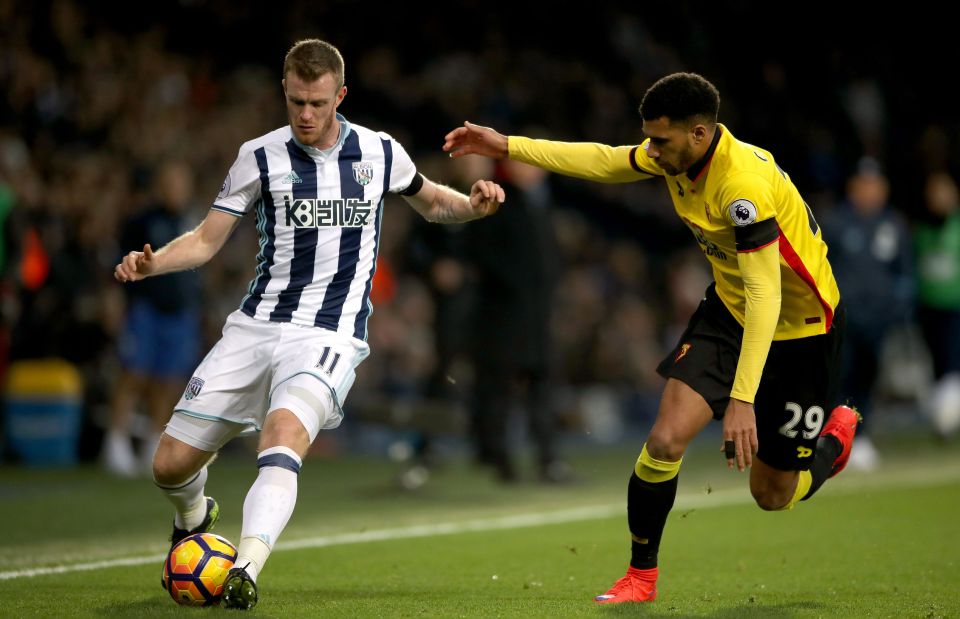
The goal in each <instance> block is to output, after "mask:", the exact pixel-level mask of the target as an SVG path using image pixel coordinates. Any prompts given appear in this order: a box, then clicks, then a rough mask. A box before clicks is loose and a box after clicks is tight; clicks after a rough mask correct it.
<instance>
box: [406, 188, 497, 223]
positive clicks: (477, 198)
mask: <svg viewBox="0 0 960 619" xmlns="http://www.w3.org/2000/svg"><path fill="white" fill-rule="evenodd" d="M404 198H405V199H406V200H407V202H409V203H410V205H411V206H413V208H414V209H415V210H416V211H417V212H418V213H420V214H421V215H422V216H423V218H424V219H426V220H427V221H432V222H436V223H441V224H452V223H462V222H465V221H471V220H473V219H480V218H481V217H487V216H489V215H493V214H494V213H496V212H497V210H499V208H500V205H501V204H503V202H504V200H505V198H506V196H505V195H504V193H503V188H502V187H501V186H500V185H498V184H496V183H494V182H493V181H485V180H479V181H477V182H475V183H474V184H473V187H471V188H470V195H469V196H465V195H463V194H462V193H460V192H459V191H456V190H454V189H451V188H450V187H445V186H443V185H438V184H436V183H434V182H433V181H431V180H429V179H427V178H426V177H424V179H423V187H422V188H421V189H420V191H418V192H417V193H415V194H414V195H412V196H404Z"/></svg>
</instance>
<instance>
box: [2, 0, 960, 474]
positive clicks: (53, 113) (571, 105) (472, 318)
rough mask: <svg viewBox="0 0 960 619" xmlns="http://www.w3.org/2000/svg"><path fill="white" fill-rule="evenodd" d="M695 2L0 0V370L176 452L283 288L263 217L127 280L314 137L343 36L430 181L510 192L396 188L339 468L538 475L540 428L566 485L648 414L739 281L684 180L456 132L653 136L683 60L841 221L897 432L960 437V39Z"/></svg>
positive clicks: (542, 446) (863, 381)
mask: <svg viewBox="0 0 960 619" xmlns="http://www.w3.org/2000/svg"><path fill="white" fill-rule="evenodd" d="M454 4H455V6H454ZM672 4H674V6H670V7H648V6H646V5H640V4H637V3H630V4H627V3H617V2H614V3H595V4H594V5H591V6H590V7H585V6H579V5H571V6H561V5H556V4H550V5H547V4H540V3H536V2H534V3H531V4H524V5H523V6H520V5H517V3H512V5H511V6H509V7H507V6H504V5H501V4H499V3H489V2H477V1H473V0H468V1H463V2H457V3H445V4H442V5H435V6H434V5H432V4H425V5H423V6H417V5H416V3H413V4H409V3H396V4H394V5H391V6H383V5H381V4H380V3H360V2H347V1H345V0H339V1H331V2H298V1H297V2H287V3H280V4H278V5H258V6H257V7H256V8H252V7H250V6H245V5H244V3H233V2H226V1H223V0H208V1H204V0H181V1H180V2H159V1H147V2H144V3H128V4H116V3H111V2H96V1H94V2H81V1H79V0H53V1H46V0H41V1H37V2H18V1H15V0H0V228H2V237H0V269H2V279H0V373H2V374H4V375H5V374H7V373H8V371H10V370H11V369H12V368H15V367H16V366H17V364H18V363H21V362H23V361H24V360H29V359H49V358H59V359H64V360H66V361H68V362H69V364H71V366H72V367H74V368H76V369H77V371H78V372H79V377H80V385H81V387H80V391H81V397H80V400H79V401H80V404H81V406H80V419H81V426H80V430H79V439H78V441H79V451H78V457H79V459H80V460H95V459H97V458H107V459H108V460H109V458H108V456H106V455H105V453H106V451H107V448H106V446H107V444H108V442H109V441H110V440H111V431H110V429H111V428H112V429H113V439H114V440H115V441H116V440H119V441H126V442H127V443H129V442H130V439H129V436H133V437H134V442H133V445H134V447H135V448H136V449H137V451H138V452H141V453H140V456H139V457H143V456H144V455H146V454H145V453H143V452H146V451H148V450H149V445H150V441H151V440H153V438H152V437H155V435H156V432H157V431H158V429H159V428H160V427H162V425H161V424H162V419H163V417H164V416H165V415H167V414H168V413H169V410H170V408H171V407H172V404H173V403H174V402H175V401H176V398H177V397H178V396H179V393H180V391H182V389H183V387H184V385H185V384H186V381H187V380H188V379H189V373H190V371H191V369H192V368H193V367H194V365H195V363H196V362H197V361H198V360H199V358H200V356H202V354H204V352H205V351H206V350H207V349H208V348H209V347H210V346H211V345H212V344H213V343H214V342H215V341H216V339H217V338H218V337H219V329H220V327H221V326H222V322H223V319H224V317H225V316H226V315H227V314H228V313H229V312H230V311H232V310H233V309H235V308H236V307H237V306H238V304H239V302H240V299H241V298H242V295H243V294H244V292H245V290H246V286H247V284H248V282H249V280H250V279H251V277H252V275H253V267H254V264H255V262H254V256H255V254H256V252H257V239H256V230H255V226H254V222H253V221H251V220H246V221H244V222H242V223H241V225H240V226H239V228H238V229H237V231H236V233H235V234H234V235H233V237H232V238H231V240H230V241H229V242H228V244H227V246H226V247H225V248H224V249H223V251H222V252H221V253H220V254H219V255H218V256H217V257H216V258H215V259H214V260H213V261H212V262H211V263H210V264H208V265H207V266H205V267H204V268H202V269H200V270H199V271H197V272H195V273H188V274H185V275H184V276H183V277H179V278H170V281H167V282H164V283H160V284H157V285H156V286H154V287H153V288H151V287H148V286H140V285H138V286H137V287H134V286H131V287H128V289H126V290H125V289H124V288H123V287H121V286H119V285H118V284H116V283H115V282H114V281H113V278H112V273H113V266H114V265H115V264H116V262H117V261H118V260H119V258H120V257H121V256H122V255H123V253H125V252H126V251H129V250H132V249H140V248H141V247H142V244H143V243H144V242H147V241H148V240H150V239H154V240H153V241H152V242H154V243H155V245H154V247H155V248H156V246H157V245H156V243H157V242H158V241H159V242H160V244H162V241H163V240H169V239H170V238H173V237H174V236H176V234H179V233H180V232H183V231H185V230H188V229H190V228H191V227H192V226H194V225H196V224H197V223H199V221H200V220H201V219H202V218H203V216H204V215H205V213H206V211H207V209H208V208H209V206H210V204H211V203H212V201H213V199H214V197H215V195H216V193H217V191H218V189H219V188H220V184H221V181H222V179H223V177H224V175H225V173H226V171H227V169H228V168H229V166H230V165H231V163H232V162H233V160H234V158H235V157H236V153H237V149H238V148H239V146H240V144H241V143H243V142H244V141H246V140H248V139H251V138H253V137H256V136H259V135H261V134H263V133H265V132H267V131H269V130H272V129H274V128H276V127H278V126H281V125H283V124H285V122H286V121H285V116H284V105H283V98H282V91H281V88H280V79H281V67H282V61H283V56H284V54H285V52H286V50H287V49H288V48H289V46H290V45H291V44H292V43H293V42H294V41H295V40H297V39H299V38H305V37H320V38H324V39H326V40H328V41H330V42H331V43H333V44H334V45H336V46H338V47H339V48H340V50H341V51H342V53H343V55H344V58H345V61H346V84H347V87H348V89H349V92H348V95H347V97H346V99H345V101H344V103H343V104H342V106H341V108H340V111H341V112H342V113H343V114H344V115H345V116H346V117H347V118H348V119H349V120H351V121H352V122H354V123H358V124H362V125H365V126H368V127H371V128H374V129H378V130H383V131H386V132H388V133H390V134H391V135H393V136H394V137H395V138H397V139H398V140H399V141H400V142H401V143H402V144H403V145H404V146H405V147H406V148H407V150H408V151H409V152H410V153H411V155H412V156H413V158H414V161H415V162H416V163H417V164H418V166H419V169H420V170H421V171H422V172H423V173H425V174H426V175H427V176H428V177H430V178H432V179H434V180H436V181H439V182H442V183H445V184H449V185H451V186H454V187H457V188H459V189H462V190H466V189H467V188H468V187H469V185H470V184H471V183H472V181H473V180H476V179H477V178H480V177H493V178H497V179H499V180H500V181H501V182H503V183H504V184H506V185H507V187H508V195H509V200H508V203H507V205H506V206H505V207H504V210H503V211H501V214H500V215H498V218H497V220H496V221H494V220H490V221H489V222H483V224H484V225H480V224H477V225H467V226H452V227H439V226H432V225H427V224H425V223H424V222H422V221H419V218H418V217H417V216H416V214H415V213H414V212H413V211H412V210H411V209H409V208H407V207H406V206H405V204H404V203H403V202H402V200H400V199H391V200H388V203H387V205H386V209H387V213H386V216H385V217H384V220H383V221H384V223H383V230H382V249H381V251H380V254H379V266H378V271H377V277H376V284H375V288H374V291H373V300H374V303H375V312H374V314H373V315H372V318H371V320H370V345H371V348H372V353H373V354H372V355H371V357H370V358H369V359H368V360H367V361H366V362H365V363H364V364H363V365H362V366H361V368H360V371H359V375H358V380H357V384H356V386H355V387H354V389H353V391H352V393H351V396H350V401H349V402H348V406H347V421H346V422H345V424H344V428H343V430H341V431H338V432H334V433H327V434H325V435H324V436H323V437H321V439H320V440H319V441H318V444H317V445H316V449H317V451H318V452H322V453H335V452H337V451H338V450H344V449H373V450H380V451H382V452H383V453H385V454H386V453H388V452H389V453H390V454H392V455H393V456H394V457H397V458H399V459H405V458H413V459H414V460H415V461H417V462H422V463H424V464H425V465H428V464H429V463H430V462H431V459H433V458H437V457H438V455H437V451H438V445H443V444H444V441H445V440H446V439H447V438H449V437H461V438H463V440H465V441H467V440H469V443H468V444H469V445H470V448H471V449H472V450H473V455H474V457H475V458H477V460H478V461H480V462H486V463H488V464H493V465H494V471H495V473H496V474H497V475H498V476H499V477H500V478H501V479H503V480H511V479H516V477H517V475H518V473H517V470H516V469H517V464H516V461H517V460H518V459H522V457H523V456H516V455H510V454H511V451H512V450H515V449H518V447H519V446H520V445H522V444H523V440H524V439H523V437H526V439H529V445H530V446H531V447H533V448H535V450H536V452H535V453H536V455H535V458H534V459H535V460H536V461H537V462H538V463H539V464H540V467H541V468H540V469H539V474H540V476H541V479H544V480H546V481H562V480H564V479H566V478H567V476H568V475H569V471H567V470H565V469H564V467H563V457H562V454H561V453H560V452H562V446H563V445H564V444H568V443H570V442H576V441H583V442H595V443H601V444H602V443H613V442H616V441H619V440H623V439H624V438H630V437H632V436H634V435H635V434H639V433H640V432H642V430H643V428H645V427H648V426H649V424H650V422H651V420H652V418H653V416H654V415H655V413H656V403H657V398H658V396H659V392H660V389H661V387H662V381H661V379H660V378H659V377H658V376H657V375H656V374H655V372H654V368H655V366H656V364H657V362H658V361H659V360H660V359H661V357H662V356H663V355H664V354H666V352H667V351H668V350H669V349H670V348H671V347H672V345H673V344H674V342H675V339H676V337H678V335H679V333H680V331H681V330H682V329H683V327H684V326H685V325H686V321H687V319H688V317H689V315H690V314H691V313H692V311H693V309H694V308H695V307H696V304H697V303H698V302H699V300H700V298H701V295H702V292H703V290H704V289H705V287H706V285H707V283H708V282H709V278H710V275H709V273H708V272H707V270H706V261H705V260H704V259H703V258H702V257H700V256H699V255H698V253H699V251H698V249H697V245H696V243H694V242H693V241H692V239H691V238H690V233H689V231H687V230H686V229H685V228H684V227H683V225H682V224H681V223H680V222H679V220H678V218H677V217H676V216H675V214H674V212H673V208H672V206H671V204H670V202H669V198H668V195H667V193H666V191H664V188H663V186H662V184H661V183H659V182H648V183H634V184H630V185H619V186H601V185H595V184H589V183H585V182H581V181H575V180H570V179H563V178H559V177H548V176H545V175H542V174H538V173H537V172H536V171H533V170H531V169H525V168H524V167H522V166H511V165H509V164H506V165H497V166H494V165H493V164H491V163H489V162H486V161H482V160H479V159H477V158H466V159H463V160H457V161H451V160H450V159H448V158H447V157H445V155H443V153H441V151H440V146H441V145H442V143H443V136H444V135H445V134H446V133H447V132H448V131H449V130H451V129H452V128H454V127H456V126H458V125H459V124H461V123H462V122H463V121H464V120H471V121H474V122H477V123H480V124H487V125H491V126H493V127H496V128H497V129H499V130H500V131H501V132H504V133H518V134H525V135H531V136H533V137H546V138H553V139H561V140H569V141H575V140H586V141H597V142H604V143H608V144H631V143H638V142H639V141H640V140H641V139H642V133H641V131H640V126H641V119H640V117H639V115H638V113H637V107H638V105H639V101H640V98H641V97H642V95H643V93H644V91H645V90H646V88H648V87H649V86H650V85H651V84H652V83H653V82H654V81H655V80H656V79H658V78H659V77H661V76H663V75H664V74H666V73H670V72H673V71H681V70H689V71H696V72H699V73H701V74H703V75H705V76H706V77H707V78H708V79H710V80H711V81H713V82H714V83H715V84H716V85H717V86H718V88H719V89H720V92H721V97H722V104H721V111H720V117H721V121H722V122H724V123H725V124H726V125H727V126H729V127H730V129H731V130H732V132H733V133H734V134H735V135H736V136H737V137H738V138H740V139H742V140H744V141H747V142H751V143H754V144H757V145H760V146H762V147H764V148H767V149H769V150H771V151H772V152H773V153H774V154H775V155H776V157H777V159H778V163H779V164H780V165H781V167H782V168H783V169H785V170H786V171H787V172H788V173H789V174H790V175H791V177H792V178H793V180H794V182H795V184H796V185H797V186H798V188H799V189H800V191H801V193H802V194H803V195H804V197H805V198H806V200H807V201H808V203H809V204H810V206H811V207H812V208H813V210H814V213H815V214H816V217H817V218H818V220H819V221H820V222H821V224H822V226H823V229H824V234H825V236H826V238H827V241H828V243H829V244H830V248H831V253H830V257H831V259H832V261H833V264H834V268H835V271H836V273H837V276H838V279H839V280H840V284H841V291H842V293H843V295H844V297H845V298H846V299H847V301H848V308H849V311H848V314H849V316H850V319H851V338H850V346H849V347H848V351H849V352H850V357H851V360H850V363H849V364H848V368H849V371H848V372H847V376H846V377H845V385H846V386H845V394H846V396H847V397H849V398H851V399H852V400H853V401H854V403H855V404H857V403H859V404H860V405H861V406H862V407H863V408H864V409H865V411H866V412H867V413H868V420H869V424H868V433H872V432H877V433H883V432H884V431H893V432H900V431H902V430H903V428H904V427H909V428H914V429H920V431H927V430H929V431H936V432H939V433H940V434H941V435H944V436H948V435H949V434H951V433H952V432H953V431H954V430H955V425H956V424H957V423H960V421H956V422H954V421H953V417H951V415H952V413H950V411H951V410H953V409H952V408H951V407H952V406H954V405H955V404H954V403H953V400H955V399H957V396H956V395H955V393H956V391H957V389H958V388H957V387H956V383H957V382H958V381H960V379H957V378H956V377H957V372H958V371H960V361H958V359H957V358H956V357H957V354H958V352H957V351H958V350H960V318H958V315H960V221H958V219H957V218H958V217H960V215H958V214H957V211H956V209H957V206H958V202H960V200H958V194H957V185H956V179H957V178H958V176H957V174H958V172H960V140H958V138H960V127H958V124H960V122H958V117H957V114H956V110H955V106H953V105H952V102H953V99H952V97H951V96H948V95H946V94H945V93H949V92H952V88H950V87H949V86H948V85H946V84H945V82H946V81H948V80H950V79H951V78H950V77H949V76H947V75H945V74H944V73H943V70H942V68H943V66H944V65H943V63H945V62H946V61H947V59H948V58H949V54H950V50H949V45H950V42H949V39H948V38H946V37H945V36H944V35H945V34H946V32H945V28H946V26H944V25H941V24H937V23H923V24H921V23H918V24H917V27H916V28H913V27H912V26H911V25H910V23H909V18H908V19H906V20H905V21H904V20H901V21H898V23H896V24H893V23H887V24H884V23H876V20H877V17H876V16H870V15H863V14H858V15H854V16H851V18H849V19H847V18H846V17H844V16H840V15H838V14H833V13H831V12H830V11H829V10H828V8H827V7H819V8H817V9H816V10H812V9H811V10H810V11H805V12H804V13H803V14H801V15H796V16H793V17H792V18H791V19H790V20H789V23H784V21H783V20H784V19H785V18H784V17H782V16H781V17H778V18H774V17H773V16H769V15H767V11H766V10H760V9H759V8H758V7H759V6H760V5H758V4H754V3H750V2H743V1H740V2H733V3H729V4H727V5H726V6H723V7H721V6H713V5H711V7H710V8H704V7H699V8H693V5H689V6H688V5H684V4H683V3H672ZM717 4H723V3H717ZM768 19H769V20H770V21H769V23H767V22H766V21H765V20H768ZM941 29H943V30H944V32H941ZM941 47H942V48H943V49H941ZM953 53H954V54H955V50H954V51H953ZM514 205H516V206H515V207H514ZM157 281H158V282H159V281H160V280H157ZM141 303H145V304H152V306H153V309H154V310H155V311H156V312H158V313H160V314H162V315H165V316H166V315H171V316H177V317H178V320H181V321H182V322H181V323H179V326H176V327H175V330H174V331H173V332H174V333H179V334H193V335H181V336H180V337H179V338H176V339H177V340H179V341H172V342H169V344H168V346H169V347H167V346H164V347H162V349H161V350H154V351H152V354H153V355H154V356H157V357H159V359H158V361H157V364H156V365H154V366H149V367H147V366H143V367H141V366H140V365H138V363H142V357H143V356H144V355H147V354H150V353H146V352H144V351H139V352H138V351H136V350H134V349H127V350H124V346H129V345H130V340H129V332H130V330H131V329H132V330H136V329H137V325H138V324H139V323H138V322H137V321H138V320H139V319H138V318H137V315H136V312H135V311H134V309H135V308H136V307H138V304H141ZM191 329H194V330H193V331H191ZM134 339H135V338H134ZM174 357H175V358H176V359H174ZM184 367H185V368H186V369H183V368H184ZM951 385H953V386H952V387H951ZM951 398H953V400H951ZM956 406H960V404H957V405H956ZM873 409H876V410H873ZM956 417H958V418H960V412H957V413H956ZM4 419H6V420H7V421H5V422H4V423H3V424H0V433H3V434H4V435H5V436H6V437H7V438H8V439H9V438H10V435H11V424H10V422H9V415H7V416H6V417H5V418H4ZM151 419H153V421H151ZM868 435H869V434H868ZM466 437H472V440H471V439H468V438H466ZM504 437H506V438H504ZM7 442H9V441H7ZM558 445H560V446H558ZM637 446H639V443H637ZM133 453H137V452H133ZM441 455H442V454H441ZM0 457H2V458H3V459H4V460H5V461H6V462H8V463H14V462H16V461H17V460H18V455H17V452H16V450H12V449H9V448H7V449H4V450H2V452H0ZM877 457H878V455H877V454H875V453H874V454H872V456H871V455H870V454H867V455H866V456H864V460H863V463H862V464H863V466H864V467H865V468H869V467H871V466H875V465H876V463H877V462H878V460H877ZM871 458H872V459H871ZM128 460H129V458H128V456H127V455H124V454H122V453H119V454H114V456H113V460H112V464H111V466H112V469H113V470H114V471H115V472H118V473H121V474H122V473H124V471H126V472H128V473H129V472H130V471H131V470H132V469H131V468H130V467H133V466H134V463H133V462H132V461H128ZM411 483H413V484H415V483H417V480H416V479H413V480H412V481H411Z"/></svg>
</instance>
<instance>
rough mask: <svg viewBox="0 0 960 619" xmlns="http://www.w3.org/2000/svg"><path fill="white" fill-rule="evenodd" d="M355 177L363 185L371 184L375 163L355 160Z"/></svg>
mask: <svg viewBox="0 0 960 619" xmlns="http://www.w3.org/2000/svg"><path fill="white" fill-rule="evenodd" d="M351 165H352V166H353V178H354V180H355V181H357V182H358V183H360V184H361V185H369V184H370V181H372V180H373V164H372V163H369V162H366V161H354V162H353V164H351Z"/></svg>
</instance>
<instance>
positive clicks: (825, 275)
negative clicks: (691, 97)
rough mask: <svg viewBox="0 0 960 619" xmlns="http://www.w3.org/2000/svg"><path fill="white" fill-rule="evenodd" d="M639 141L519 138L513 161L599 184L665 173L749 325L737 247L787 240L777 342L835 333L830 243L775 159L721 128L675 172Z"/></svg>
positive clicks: (727, 299) (514, 140) (723, 293)
mask: <svg viewBox="0 0 960 619" xmlns="http://www.w3.org/2000/svg"><path fill="white" fill-rule="evenodd" d="M647 143H648V141H644V143H643V144H641V145H640V146H632V147H631V146H616V147H612V146H606V145H603V144H593V143H569V142H547V141H544V140H531V139H529V138H524V137H518V136H510V141H509V149H510V157H511V158H512V159H517V160H519V161H526V162H527V163H532V164H534V165H539V166H541V167H544V168H546V169H548V170H552V171H554V172H559V173H561V174H567V175H569V176H575V177H578V178H584V179H588V180H594V181H600V182H614V183H622V182H629V181H631V180H640V179H644V178H650V177H653V176H661V177H664V179H665V180H666V183H667V187H668V188H669V190H670V197H671V198H673V205H674V208H675V209H676V211H677V215H679V216H680V218H681V219H682V220H683V221H684V223H686V224H687V226H688V227H689V228H690V230H691V232H693V235H694V237H695V238H696V239H697V242H698V243H699V244H700V248H701V250H702V251H703V253H704V255H705V256H706V257H707V259H708V260H709V261H710V265H711V267H712V269H713V276H714V279H715V280H716V282H717V294H718V295H719V296H720V298H721V299H722V300H723V302H724V305H726V307H727V309H729V310H730V313H731V314H733V316H734V317H735V318H736V319H737V321H738V322H739V323H740V324H741V325H742V324H743V323H744V315H745V308H746V299H745V295H744V286H743V278H742V276H741V273H740V269H739V266H738V264H737V251H740V252H745V251H753V250H756V249H759V248H761V247H764V246H765V245H767V244H769V243H772V242H773V241H775V240H777V239H779V251H780V276H781V291H782V292H781V295H782V296H781V308H780V318H779V320H778V321H777V328H776V333H775V335H774V339H776V340H789V339H796V338H800V337H807V336H810V335H818V334H821V333H826V332H827V331H829V329H830V324H831V321H832V319H833V312H834V310H835V309H836V307H837V303H839V301H840V291H839V290H838V288H837V282H836V280H835V279H834V277H833V271H832V269H831V268H830V263H829V262H827V245H826V243H824V241H823V236H822V234H821V232H820V227H819V225H817V222H816V219H814V216H813V213H812V211H811V210H810V208H809V207H808V206H807V204H806V203H805V202H804V201H803V198H802V197H801V196H800V192H799V191H797V188H796V187H795V186H794V184H793V183H792V182H791V181H790V177H789V175H787V174H786V173H785V172H784V171H783V170H781V169H780V168H779V166H777V164H776V162H775V161H774V158H773V155H771V154H770V153H769V152H768V151H766V150H764V149H762V148H757V147H756V146H752V145H750V144H747V143H745V142H741V141H739V140H737V139H736V138H734V137H733V134H731V133H730V131H729V130H728V129H727V128H726V127H725V126H723V125H722V124H718V125H717V132H716V134H715V138H714V143H713V144H712V145H711V147H710V151H708V153H707V155H706V156H705V157H704V158H703V159H702V160H701V161H700V162H698V164H697V165H695V166H694V167H693V168H691V169H690V170H689V171H687V172H686V173H684V174H681V175H679V176H668V175H667V174H666V173H665V172H664V171H663V170H662V169H661V168H660V167H659V166H658V165H657V163H656V162H655V161H654V160H653V159H651V158H650V157H648V156H647V152H646V147H647Z"/></svg>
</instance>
